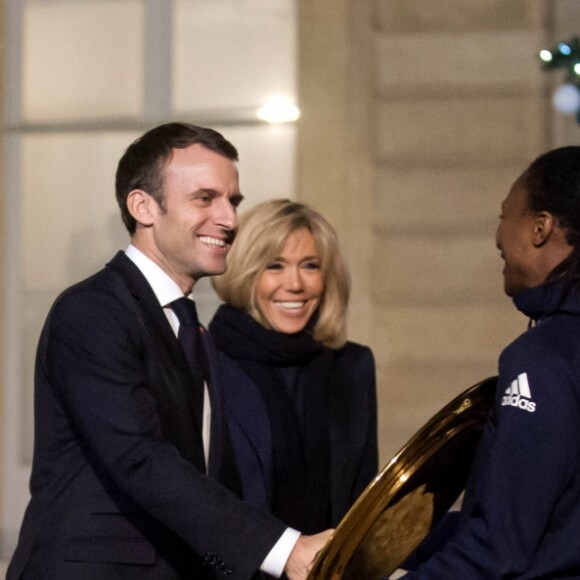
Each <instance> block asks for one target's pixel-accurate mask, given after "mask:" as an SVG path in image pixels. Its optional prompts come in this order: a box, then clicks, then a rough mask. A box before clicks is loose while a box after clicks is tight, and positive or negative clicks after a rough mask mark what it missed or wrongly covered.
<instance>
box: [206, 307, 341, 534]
mask: <svg viewBox="0 0 580 580" xmlns="http://www.w3.org/2000/svg"><path fill="white" fill-rule="evenodd" d="M209 330H210V332H211V334H212V336H213V338H214V340H215V342H216V345H217V347H218V349H219V350H221V351H222V352H223V353H225V354H226V355H228V356H229V357H231V358H233V359H235V360H236V362H237V363H238V364H239V366H240V367H241V369H242V370H243V372H244V373H245V374H246V375H247V376H248V377H249V378H250V379H251V380H252V381H253V382H254V383H255V384H256V386H257V387H258V388H259V390H260V393H261V395H262V397H263V399H264V402H265V404H266V408H267V412H268V415H269V417H268V418H269V423H270V425H271V432H272V446H273V459H274V461H273V473H272V481H271V488H272V498H271V506H270V508H271V511H272V513H273V514H274V515H275V516H277V517H278V518H280V519H281V520H282V521H283V522H284V523H286V524H287V525H289V526H292V527H293V528H296V529H298V530H300V531H301V532H302V533H305V534H312V533H316V532H319V531H322V530H324V529H327V528H328V527H329V526H330V483H329V471H330V460H329V443H328V418H327V409H328V404H327V396H328V393H329V388H330V386H331V385H329V384H328V382H329V380H328V377H329V375H330V371H331V369H332V362H333V354H332V351H331V350H330V349H327V348H325V347H324V346H323V345H322V344H320V343H319V342H317V341H315V340H314V339H313V338H312V335H311V333H310V331H309V329H306V330H304V331H302V332H300V333H298V334H293V335H288V334H284V333H281V332H277V331H273V330H268V329H266V328H264V327H263V326H262V325H261V324H259V323H258V322H256V321H255V320H254V319H253V318H252V317H251V316H250V315H249V314H248V313H247V312H245V311H244V310H241V309H238V308H234V307H232V306H228V305H222V306H220V308H219V309H218V311H217V313H216V315H215V316H214V318H213V320H212V322H211V323H210V325H209ZM264 419H267V418H264ZM256 420H257V421H259V420H260V417H256ZM234 447H235V442H234ZM238 459H240V458H238ZM241 459H242V460H243V458H241Z"/></svg>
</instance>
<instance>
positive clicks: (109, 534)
mask: <svg viewBox="0 0 580 580" xmlns="http://www.w3.org/2000/svg"><path fill="white" fill-rule="evenodd" d="M236 162H237V151H236V149H235V148H234V147H233V145H231V143H229V142H228V141H226V140H225V139H224V138H223V137H222V136H221V135H220V134H219V133H217V132H215V131H212V130H211V129H204V128H200V127H195V126H191V125H185V124H180V123H171V124H168V125H162V126H160V127H157V128H155V129H152V130H151V131H149V132H148V133H146V134H145V135H143V136H142V137H141V138H140V139H138V140H136V141H135V142H134V143H133V144H132V145H131V146H130V147H129V148H128V149H127V151H126V152H125V154H124V156H123V157H122V158H121V160H120V162H119V167H118V170H117V180H116V190H117V200H118V202H119V206H120V208H121V214H122V217H123V221H124V223H125V225H126V227H127V229H128V230H129V232H130V234H131V244H130V246H129V247H128V249H127V250H126V251H125V252H119V253H118V254H117V255H116V256H115V257H114V258H113V260H112V261H111V262H110V263H109V264H107V266H106V267H105V268H104V269H103V270H102V271H100V272H98V273H97V274H95V275H94V276H92V277H90V278H88V279H87V280H85V281H83V282H81V283H79V284H77V285H75V286H73V287H71V288H69V289H68V290H66V291H65V292H64V293H63V294H62V295H61V296H60V297H59V298H58V299H57V301H56V302H55V304H54V306H53V308H52V309H51V312H50V314H49V316H48V318H47V320H46V323H45V326H44V329H43V332H42V335H41V338H40V343H39V347H38V354H37V361H36V378H35V431H36V432H35V450H34V461H33V469H32V476H31V483H30V487H31V494H32V498H31V501H30V504H29V506H28V508H27V511H26V515H25V518H24V522H23V525H22V530H21V535H20V541H19V545H18V547H17V550H16V552H15V554H14V557H13V559H12V562H11V564H10V567H9V570H8V574H7V579H8V580H17V579H23V580H30V579H32V580H37V579H38V580H77V579H78V580H113V579H116V578H118V579H123V580H132V579H134V580H137V579H139V580H178V579H186V578H187V579H198V578H208V579H209V578H218V577H222V575H223V576H230V577H231V578H235V579H239V580H247V579H249V578H250V577H252V576H253V575H254V574H255V573H256V572H257V571H258V570H262V571H263V572H266V573H269V574H271V575H274V576H280V575H281V574H282V573H283V572H284V573H286V575H287V576H288V577H289V578H290V579H292V580H294V579H303V578H305V577H306V574H307V570H308V567H309V565H310V562H311V561H312V558H313V557H314V555H315V554H316V552H317V551H318V550H319V549H320V548H321V547H322V545H323V544H324V543H325V541H326V540H327V539H328V535H329V532H325V533H324V534H319V535H317V536H310V537H306V536H301V535H300V534H299V533H298V532H297V531H295V530H292V529H288V528H286V526H285V525H284V524H283V523H282V522H280V521H279V520H277V519H275V518H273V517H272V516H270V515H268V514H265V513H263V512H261V511H259V510H257V509H254V508H252V507H251V506H249V505H247V504H245V503H243V502H242V501H240V500H239V499H238V498H237V497H236V495H235V494H234V493H233V492H232V491H231V490H234V491H236V489H237V480H238V478H237V476H236V475H237V474H236V472H235V468H234V466H233V461H232V459H231V455H230V442H229V436H228V432H227V428H226V425H225V424H224V418H223V413H222V404H221V397H220V377H219V368H217V366H216V365H215V364H214V353H213V350H212V345H211V343H210V341H209V339H208V336H207V333H204V332H202V335H201V340H202V341H203V346H204V349H203V358H204V361H205V362H203V363H200V366H203V367H204V372H203V373H202V380H201V383H200V385H201V386H199V388H198V392H196V389H195V384H196V378H198V377H196V374H197V373H196V368H195V366H193V367H192V366H190V365H189V364H188V360H187V356H186V354H185V351H184V350H182V348H181V346H180V342H179V341H178V338H177V336H178V335H180V332H179V328H180V321H179V319H178V317H177V315H176V312H174V310H173V306H172V303H173V302H174V301H175V300H177V299H182V300H183V298H184V297H188V296H189V294H190V293H191V291H192V288H193V286H194V284H195V283H196V281H197V280H198V279H199V278H201V277H202V276H208V275H212V274H220V273H222V272H223V271H224V269H225V265H226V262H225V259H226V254H227V252H228V249H229V247H230V245H231V243H232V241H233V239H234V236H235V231H236V227H237V217H236V207H237V205H238V204H239V203H240V201H241V200H242V195H241V194H240V191H239V185H238V171H237V165H236ZM183 326H184V327H185V325H183ZM182 330H183V329H182ZM226 486H227V487H229V488H230V489H227V487H226Z"/></svg>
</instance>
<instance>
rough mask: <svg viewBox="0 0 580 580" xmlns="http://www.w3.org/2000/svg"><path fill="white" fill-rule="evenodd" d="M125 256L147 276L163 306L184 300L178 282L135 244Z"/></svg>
mask: <svg viewBox="0 0 580 580" xmlns="http://www.w3.org/2000/svg"><path fill="white" fill-rule="evenodd" d="M125 254H126V255H127V257H128V258H129V259H130V260H131V261H132V262H133V263H134V264H135V266H137V268H139V270H140V272H141V274H143V276H145V279H146V280H147V282H149V285H150V286H151V288H152V289H153V293H154V294H155V296H156V297H157V300H159V304H161V306H163V307H166V306H168V305H169V303H171V302H173V301H174V300H177V299H178V298H183V292H181V289H180V288H179V286H178V285H177V282H175V280H173V278H171V276H169V274H167V272H165V271H164V270H162V269H161V267H160V266H159V265H157V264H156V263H155V262H154V261H153V260H152V259H151V258H149V257H147V256H146V255H145V254H144V253H143V252H142V251H141V250H139V249H137V248H136V247H135V246H134V245H133V244H129V246H128V247H127V249H126V250H125Z"/></svg>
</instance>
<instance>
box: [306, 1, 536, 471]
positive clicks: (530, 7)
mask: <svg viewBox="0 0 580 580" xmlns="http://www.w3.org/2000/svg"><path fill="white" fill-rule="evenodd" d="M459 4H460V6H459ZM540 8H541V3H540V2H536V1H528V0H493V1H492V0H490V1H489V2H485V3H482V2H480V0H464V1H463V2H461V3H458V2H457V1H456V0H438V2H425V1H424V0H376V1H374V2H373V1H371V0H317V2H311V1H310V0H301V1H300V25H299V30H300V41H299V47H300V50H299V54H300V63H299V71H300V77H299V79H300V83H299V91H300V105H301V109H302V112H303V113H302V118H301V122H300V127H299V141H298V143H299V146H298V150H299V156H298V179H297V184H298V193H297V195H298V198H299V199H301V200H304V201H306V202H308V203H312V204H313V205H315V206H316V207H317V208H319V209H320V210H321V211H322V212H323V213H324V214H325V215H327V216H328V217H329V219H330V220H331V221H332V223H333V224H334V225H335V227H336V228H337V230H338V232H339V235H340V237H341V239H342V241H343V245H344V249H345V252H346V254H347V256H348V259H349V263H350V266H351V270H352V273H353V278H354V296H353V304H352V308H351V310H352V312H351V324H350V328H351V336H352V338H353V339H355V340H359V341H362V342H366V343H367V344H369V345H370V346H371V347H372V349H373V351H374V353H375V356H376V359H377V366H378V384H379V401H380V443H381V451H382V460H383V461H385V460H386V459H388V458H389V457H391V456H392V455H393V453H394V452H396V450H397V449H398V448H399V447H400V446H401V445H402V444H403V443H404V442H405V441H406V440H407V439H408V438H409V437H410V436H411V435H412V434H413V433H414V432H415V431H416V430H417V429H418V428H419V427H420V426H421V425H422V424H423V423H424V422H425V421H426V420H427V419H428V418H429V417H430V416H431V415H433V414H434V413H435V412H436V411H437V410H438V409H439V408H440V407H442V406H443V405H444V404H445V403H447V402H448V400H450V398H451V397H453V396H455V395H456V394H458V393H459V392H461V391H462V390H464V389H465V388H467V387H468V386H470V385H471V384H473V383H475V382H477V381H478V380H480V379H483V378H485V377H487V376H490V375H493V374H495V373H496V361H497V356H498V354H499V352H500V350H501V348H502V347H503V346H504V345H506V344H507V343H508V342H509V341H510V340H511V339H512V338H513V337H515V336H516V335H517V334H519V333H520V332H521V331H522V330H524V329H525V328H526V324H527V321H526V320H525V319H524V318H523V317H522V316H520V315H518V314H517V313H516V312H515V310H514V309H513V307H512V305H511V302H510V301H509V300H508V299H507V298H506V297H505V296H504V295H503V292H502V278H501V268H502V264H501V261H500V258H499V255H498V251H497V250H496V249H495V245H494V234H495V227H496V223H497V215H498V213H499V206H500V203H501V200H502V199H503V198H504V197H505V195H506V194H507V191H508V189H509V187H510V185H511V183H512V182H513V180H515V178H516V177H517V176H518V175H519V173H521V171H522V170H523V169H524V167H525V166H526V165H527V164H528V163H529V162H530V161H531V160H532V159H533V157H535V156H536V155H537V154H538V153H539V152H540V151H542V150H543V149H545V148H546V146H547V143H546V138H545V134H546V131H545V129H544V119H545V110H544V109H545V104H544V100H543V97H542V95H543V91H542V83H543V82H544V81H543V79H542V77H541V74H542V73H541V72H540V70H539V66H538V63H537V60H536V52H537V50H538V49H539V48H540V43H541V41H542V34H541V29H542V20H541V18H540V17H541V14H539V10H540Z"/></svg>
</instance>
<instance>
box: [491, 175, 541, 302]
mask: <svg viewBox="0 0 580 580" xmlns="http://www.w3.org/2000/svg"><path fill="white" fill-rule="evenodd" d="M542 227H543V226H542V223H541V222H540V221H538V220H537V216H536V215H535V214H534V212H532V211H531V210H530V209H529V207H528V202H527V192H526V190H525V187H524V184H523V180H522V179H519V180H518V181H516V182H515V183H514V185H513V186H512V188H511V190H510V192H509V194H508V196H507V197H506V199H505V200H504V202H503V203H502V210H501V215H500V223H499V225H498V228H497V232H496V245H497V247H498V249H499V250H500V251H501V257H502V259H503V260H504V262H505V266H504V269H503V277H504V290H505V293H506V294H507V295H508V296H514V295H515V294H517V293H518V292H521V291H522V290H525V289H526V288H531V287H533V286H537V285H539V284H542V283H543V282H544V279H545V276H546V274H547V272H546V269H543V268H541V266H542V262H541V261H540V257H541V254H540V250H539V248H541V247H542V245H541V244H540V245H539V244H538V243H537V242H536V241H535V239H536V238H535V236H537V235H538V233H541V228H542ZM538 228H540V229H538Z"/></svg>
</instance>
